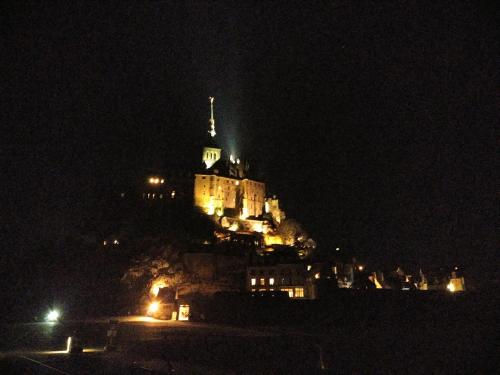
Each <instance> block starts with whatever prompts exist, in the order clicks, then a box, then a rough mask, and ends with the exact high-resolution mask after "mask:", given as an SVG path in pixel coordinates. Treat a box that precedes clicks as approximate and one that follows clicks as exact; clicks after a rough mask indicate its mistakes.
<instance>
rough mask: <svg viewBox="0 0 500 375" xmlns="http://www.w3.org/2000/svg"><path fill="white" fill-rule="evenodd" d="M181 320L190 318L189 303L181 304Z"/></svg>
mask: <svg viewBox="0 0 500 375" xmlns="http://www.w3.org/2000/svg"><path fill="white" fill-rule="evenodd" d="M179 320H189V305H180V306H179Z"/></svg>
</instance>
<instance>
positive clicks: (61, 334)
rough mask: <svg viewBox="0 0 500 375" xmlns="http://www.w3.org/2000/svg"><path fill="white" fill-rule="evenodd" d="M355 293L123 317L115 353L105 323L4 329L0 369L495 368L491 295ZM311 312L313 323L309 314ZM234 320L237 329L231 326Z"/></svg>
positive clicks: (384, 371) (428, 370)
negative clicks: (201, 319) (184, 315)
mask: <svg viewBox="0 0 500 375" xmlns="http://www.w3.org/2000/svg"><path fill="white" fill-rule="evenodd" d="M352 297H353V295H350V296H347V295H346V296H343V297H339V298H338V299H336V301H335V302H336V305H334V303H335V302H333V301H331V302H328V303H327V302H321V303H317V302H316V303H313V304H309V305H308V304H307V303H300V304H291V305H290V304H288V305H281V306H275V305H272V304H254V305H253V306H246V308H247V309H250V310H252V311H253V315H254V316H255V319H254V322H253V323H252V321H251V320H252V319H251V318H250V315H251V314H248V311H245V313H241V314H238V312H237V311H238V310H231V309H232V308H234V306H229V305H226V306H221V308H225V309H228V311H229V313H227V314H226V315H227V316H225V315H224V313H222V311H221V312H220V318H219V322H217V323H213V322H212V323H193V322H186V323H183V322H170V321H157V320H153V319H144V318H140V317H127V318H122V319H121V321H120V324H119V329H118V336H117V350H116V351H115V352H105V351H103V348H104V346H105V345H106V331H107V329H108V322H107V319H103V320H87V321H77V322H62V323H57V324H48V323H30V324H10V325H2V326H0V329H1V332H0V351H1V352H2V354H1V356H0V373H2V374H8V373H34V374H58V373H67V374H118V373H120V374H143V373H144V374H148V373H176V374H241V373H243V374H314V373H327V374H328V373H332V374H396V373H407V374H408V373H409V374H429V373H432V374H476V373H495V372H497V369H496V368H495V359H496V354H497V353H496V348H497V345H496V341H495V333H494V332H495V327H496V313H495V307H496V303H495V299H494V298H493V295H492V296H489V297H488V298H486V297H484V296H470V297H467V296H465V295H464V296H461V297H457V298H458V299H457V298H455V297H453V299H445V300H443V299H442V298H441V297H433V298H431V299H427V300H420V301H419V300H418V298H419V297H417V299H410V300H407V299H406V297H405V299H403V300H402V299H400V298H399V297H392V296H389V297H387V296H381V295H376V294H371V295H370V296H369V297H367V296H364V295H362V294H360V295H358V302H352V301H354V300H353V299H352ZM343 298H344V299H343ZM373 298H376V299H377V300H380V301H383V303H381V304H378V303H377V302H373ZM426 298H427V297H426ZM349 301H351V302H352V303H351V302H349ZM367 301H368V302H370V303H367ZM402 301H403V302H404V301H407V303H403V302H402ZM377 305H378V306H379V308H375V307H376V306H377ZM307 311H308V312H309V314H310V316H309V319H304V316H303V314H304V313H306V312H307ZM341 311H348V312H350V314H341V313H340V312H341ZM231 316H232V317H233V319H232V320H233V322H234V323H237V324H238V326H237V327H236V326H235V325H234V324H229V323H228V321H227V319H230V317H231ZM266 317H267V319H266ZM299 317H301V318H302V320H300V321H297V319H298V318H299ZM243 318H244V319H243ZM266 320H267V321H266ZM279 322H281V323H282V324H280V323H279ZM266 323H273V324H266ZM75 330H78V331H79V336H80V337H81V339H82V341H83V343H84V347H85V348H86V350H85V351H84V353H81V354H78V355H70V354H68V353H65V352H64V350H65V346H66V338H67V336H69V335H73V334H74V332H75Z"/></svg>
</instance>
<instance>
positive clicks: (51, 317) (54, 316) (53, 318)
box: [45, 310, 61, 322]
mask: <svg viewBox="0 0 500 375" xmlns="http://www.w3.org/2000/svg"><path fill="white" fill-rule="evenodd" d="M60 316H61V315H60V314H59V311H57V310H51V311H49V313H48V314H47V316H46V317H45V320H46V321H48V322H57V321H58V320H59V317H60Z"/></svg>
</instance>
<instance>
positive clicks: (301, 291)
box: [295, 288, 304, 298]
mask: <svg viewBox="0 0 500 375" xmlns="http://www.w3.org/2000/svg"><path fill="white" fill-rule="evenodd" d="M295 298H304V288H295Z"/></svg>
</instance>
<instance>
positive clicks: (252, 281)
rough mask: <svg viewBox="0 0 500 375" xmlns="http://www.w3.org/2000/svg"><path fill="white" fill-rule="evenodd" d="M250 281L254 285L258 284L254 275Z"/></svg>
mask: <svg viewBox="0 0 500 375" xmlns="http://www.w3.org/2000/svg"><path fill="white" fill-rule="evenodd" d="M250 283H251V284H252V285H255V284H257V280H256V279H255V277H254V278H252V279H251V280H250Z"/></svg>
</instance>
